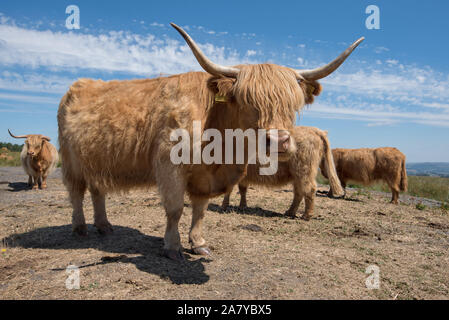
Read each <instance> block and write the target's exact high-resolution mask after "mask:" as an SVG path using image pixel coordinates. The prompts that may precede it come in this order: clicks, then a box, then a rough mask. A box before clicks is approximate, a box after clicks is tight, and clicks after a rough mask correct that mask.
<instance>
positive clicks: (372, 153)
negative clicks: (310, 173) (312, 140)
mask: <svg viewBox="0 0 449 320" xmlns="http://www.w3.org/2000/svg"><path fill="white" fill-rule="evenodd" d="M332 154H333V157H334V162H335V167H336V169H337V174H338V178H339V179H340V181H341V184H342V186H343V188H346V183H347V182H348V181H354V182H357V183H361V184H363V185H369V184H372V183H373V182H375V181H384V182H386V183H387V184H388V186H389V187H390V189H391V193H392V197H391V203H394V204H398V199H399V191H407V172H406V170H405V155H404V154H403V153H402V152H401V151H399V150H398V149H396V148H390V147H385V148H376V149H368V148H363V149H333V150H332ZM323 175H324V176H325V177H326V174H325V172H323Z"/></svg>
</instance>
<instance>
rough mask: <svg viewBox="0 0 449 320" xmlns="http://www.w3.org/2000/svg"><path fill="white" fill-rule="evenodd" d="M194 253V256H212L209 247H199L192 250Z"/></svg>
mask: <svg viewBox="0 0 449 320" xmlns="http://www.w3.org/2000/svg"><path fill="white" fill-rule="evenodd" d="M192 251H193V253H194V254H197V255H200V256H210V254H211V252H210V249H209V248H208V247H198V248H192Z"/></svg>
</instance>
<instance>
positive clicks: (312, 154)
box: [222, 127, 343, 220]
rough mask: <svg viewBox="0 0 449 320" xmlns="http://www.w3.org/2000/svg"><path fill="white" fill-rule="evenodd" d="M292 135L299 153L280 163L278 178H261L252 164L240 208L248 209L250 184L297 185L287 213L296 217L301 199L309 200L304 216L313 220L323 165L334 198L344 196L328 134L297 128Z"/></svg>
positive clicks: (242, 187) (243, 183)
mask: <svg viewBox="0 0 449 320" xmlns="http://www.w3.org/2000/svg"><path fill="white" fill-rule="evenodd" d="M292 136H293V137H294V141H295V142H296V152H295V153H294V154H293V155H292V156H291V157H290V159H289V160H288V161H285V162H279V164H278V171H277V173H276V174H274V175H259V166H260V165H259V164H252V165H248V168H247V173H246V177H245V178H244V179H243V180H242V181H240V183H239V191H240V207H241V208H244V207H246V205H247V204H246V192H247V189H248V185H249V184H258V185H264V186H282V185H285V184H287V183H293V191H294V198H293V202H292V204H291V206H290V208H289V209H288V210H287V212H286V213H285V214H286V215H288V216H291V217H295V216H296V212H297V211H298V207H299V204H300V203H301V200H302V199H303V198H305V213H304V215H303V216H302V217H303V218H304V219H305V220H309V219H310V218H311V217H312V216H313V210H314V203H315V193H316V189H317V186H316V175H317V173H318V167H319V166H320V164H321V165H322V166H323V169H322V170H325V171H326V173H327V176H329V177H330V179H329V182H330V184H331V186H332V188H331V190H332V191H331V195H332V196H342V195H343V189H342V187H341V185H340V181H339V180H338V178H337V174H336V172H335V167H334V161H333V159H332V153H331V148H330V144H329V140H328V139H327V133H326V132H325V131H322V130H320V129H318V128H313V127H295V129H294V131H293V134H292ZM229 195H230V192H229V193H227V194H226V195H225V197H224V199H223V204H222V207H223V209H226V208H227V207H228V205H229Z"/></svg>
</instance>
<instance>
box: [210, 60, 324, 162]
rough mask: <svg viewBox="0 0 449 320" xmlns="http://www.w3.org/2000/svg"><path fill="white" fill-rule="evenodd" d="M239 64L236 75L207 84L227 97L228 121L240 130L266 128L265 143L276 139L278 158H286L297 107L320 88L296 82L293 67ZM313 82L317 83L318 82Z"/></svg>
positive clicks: (292, 149)
mask: <svg viewBox="0 0 449 320" xmlns="http://www.w3.org/2000/svg"><path fill="white" fill-rule="evenodd" d="M238 68H239V70H240V71H239V73H238V76H237V77H236V79H232V78H224V77H214V78H212V79H211V80H210V81H209V87H210V88H211V89H212V90H213V91H214V94H215V95H216V96H218V97H220V98H222V99H224V100H225V101H227V106H226V107H227V108H229V110H230V112H229V118H232V120H231V123H234V124H235V125H236V126H238V127H239V128H241V129H243V130H246V129H254V130H257V129H265V130H267V141H266V144H267V147H269V145H270V144H272V143H276V144H277V150H278V158H279V160H281V161H282V160H287V159H288V157H289V156H290V155H291V154H293V153H294V152H295V151H296V144H295V141H294V140H293V137H292V136H291V134H290V132H291V130H292V129H293V126H294V124H295V120H296V111H298V110H300V109H301V108H302V107H303V106H304V104H305V103H306V102H310V101H311V100H313V98H310V96H313V95H314V94H315V95H317V94H318V93H319V90H315V89H314V88H313V87H312V90H311V89H310V86H309V85H308V84H302V83H299V82H298V80H297V77H296V74H295V72H294V71H293V70H291V69H289V68H285V67H281V66H278V65H274V64H259V65H242V66H238ZM316 86H317V87H319V84H318V83H317V82H316ZM305 89H306V90H305ZM223 107H224V106H223ZM272 129H275V130H277V132H276V131H274V130H272Z"/></svg>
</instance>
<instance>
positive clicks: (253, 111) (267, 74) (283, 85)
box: [171, 23, 364, 154]
mask: <svg viewBox="0 0 449 320" xmlns="http://www.w3.org/2000/svg"><path fill="white" fill-rule="evenodd" d="M171 25H172V26H173V27H174V28H175V29H176V30H177V31H178V32H179V33H180V34H181V36H182V37H183V38H184V40H185V41H186V42H187V44H188V45H189V47H190V49H192V52H193V54H194V55H195V58H196V59H197V60H198V63H199V64H200V65H201V67H202V68H203V69H204V70H205V71H206V72H208V73H210V74H211V75H214V76H218V77H222V78H223V79H233V80H235V82H233V84H232V86H231V88H232V90H226V91H227V93H228V94H229V98H231V99H234V101H235V102H234V103H235V104H237V105H238V114H239V115H241V116H239V118H238V121H239V122H240V128H254V129H257V128H263V129H277V130H280V131H279V134H278V135H276V136H274V135H273V136H271V135H270V134H268V139H267V143H270V144H271V143H276V144H278V150H279V152H280V154H289V153H291V152H293V151H294V148H295V143H294V141H293V139H292V137H291V136H290V130H291V128H292V127H293V125H294V122H295V111H296V110H299V109H300V108H302V107H303V106H304V104H305V103H312V102H313V96H314V95H318V94H319V92H320V91H321V87H320V85H319V84H318V82H316V80H319V79H323V78H325V77H327V76H328V75H330V74H331V73H332V72H334V71H335V70H336V69H337V68H338V67H339V66H340V65H341V64H342V63H343V62H344V61H345V59H346V58H347V57H348V56H349V55H350V54H351V52H352V51H353V50H354V49H355V48H356V47H357V46H358V45H359V44H360V43H361V42H362V41H363V39H364V38H363V37H362V38H360V39H358V40H357V41H356V42H354V43H353V44H352V45H350V46H349V47H348V48H347V49H346V50H345V51H344V52H343V53H342V54H340V56H338V57H337V58H336V59H334V60H333V61H332V62H330V63H328V64H327V65H325V66H322V67H319V68H315V69H309V70H294V69H290V68H286V67H281V66H278V65H273V64H258V65H243V66H235V67H227V66H222V65H218V64H216V63H214V62H212V61H211V60H210V59H209V58H208V57H206V56H205V55H204V53H203V52H202V51H201V49H200V48H199V46H198V45H197V44H196V43H195V41H193V39H192V38H191V37H190V36H189V35H188V34H187V33H186V32H185V31H184V30H183V29H182V28H181V27H179V26H177V25H175V24H173V23H172V24H171ZM219 91H222V90H220V89H219ZM220 98H223V97H220ZM228 105H229V103H228ZM233 112H234V111H231V113H233Z"/></svg>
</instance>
